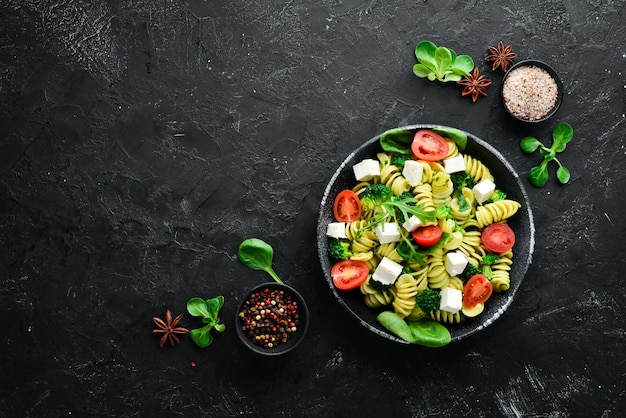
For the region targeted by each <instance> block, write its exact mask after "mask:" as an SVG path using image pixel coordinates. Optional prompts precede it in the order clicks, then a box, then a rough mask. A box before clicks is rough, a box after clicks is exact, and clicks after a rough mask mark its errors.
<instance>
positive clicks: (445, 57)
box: [413, 41, 474, 83]
mask: <svg viewBox="0 0 626 418" xmlns="http://www.w3.org/2000/svg"><path fill="white" fill-rule="evenodd" d="M415 57H416V58H417V61H418V63H417V64H415V65H414V66H413V74H415V75H416V76H417V77H420V78H427V79H428V80H430V81H435V80H438V81H441V82H444V83H447V82H457V81H459V80H460V79H461V78H462V76H467V75H469V74H470V71H472V69H474V61H473V60H472V58H471V57H470V56H468V55H458V56H457V54H456V52H455V51H454V50H452V49H450V48H446V47H444V46H439V47H438V46H436V45H435V44H434V43H432V42H431V41H422V42H420V43H418V44H417V45H416V47H415Z"/></svg>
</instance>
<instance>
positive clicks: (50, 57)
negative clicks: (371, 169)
mask: <svg viewBox="0 0 626 418" xmlns="http://www.w3.org/2000/svg"><path fill="white" fill-rule="evenodd" d="M625 23H626V19H625V18H624V1H623V0H614V1H603V0H602V1H573V2H566V1H556V0H554V1H553V0H550V1H537V0H530V1H528V0H525V1H518V0H515V1H509V2H506V4H497V3H496V2H491V1H445V0H443V1H406V0H397V1H393V0H392V1H377V0H367V1H356V0H343V1H342V0H331V1H327V0H321V1H318V2H306V1H302V0H292V1H275V0H267V1H263V2H250V1H241V0H234V1H214V0H207V1H202V0H194V1H189V2H184V1H182V0H159V1H154V0H109V1H102V2H101V1H89V0H75V1H55V0H51V1H36V0H5V1H3V2H2V6H0V70H1V71H0V95H1V96H0V97H1V98H2V100H1V101H0V228H1V229H0V231H1V233H0V244H1V248H2V250H1V251H0V269H1V270H0V272H1V286H0V306H1V309H0V321H1V322H0V323H2V332H1V333H0V360H1V361H0V376H1V382H2V391H1V393H2V395H0V415H2V416H11V417H12V416H69V415H71V416H179V415H183V416H238V415H257V416H281V415H308V416H319V415H330V416H353V415H354V414H356V413H359V414H361V415H364V416H382V415H385V416H387V415H389V414H395V415H397V416H415V417H427V416H472V417H474V416H536V417H548V416H550V417H555V416H604V417H613V416H615V417H617V416H621V415H623V413H624V412H625V411H626V399H625V398H626V393H625V391H626V388H625V383H624V381H625V373H626V364H625V362H626V360H625V357H624V354H623V352H624V348H625V345H626V344H625V340H626V330H625V323H624V319H623V315H624V313H625V308H624V299H625V296H626V292H625V290H624V289H625V286H624V272H623V271H624V269H623V267H624V251H625V250H626V245H625V244H624V241H623V235H624V221H623V216H624V210H623V199H624V194H625V193H626V163H625V162H624V155H625V153H626V149H625V144H624V126H625V116H624V113H625V112H626V109H625V106H624V98H625V91H626V90H625V88H626V77H625V76H624V73H623V72H624V71H625V70H624V68H625V67H626V65H625V64H626V47H625V46H624V39H625V38H626V29H625ZM424 39H429V40H432V41H433V42H435V43H436V44H438V45H444V46H447V47H450V48H452V49H454V50H455V51H457V53H459V54H468V55H470V56H472V57H473V58H474V61H475V63H476V64H477V66H478V67H479V69H480V71H481V72H483V73H484V74H485V75H486V76H487V77H488V78H490V79H491V80H492V81H493V84H492V85H491V86H490V87H489V88H488V92H489V95H488V96H487V97H481V98H480V99H479V100H478V101H477V102H476V103H472V102H471V100H470V99H469V98H468V97H461V94H460V92H461V88H460V86H457V85H449V84H447V85H444V84H442V83H436V82H428V81H427V80H424V79H419V78H417V77H415V76H414V75H413V74H412V66H413V64H414V63H415V62H416V61H415V56H414V48H415V45H416V44H417V43H418V42H419V41H421V40H424ZM499 40H503V41H504V43H505V44H506V45H508V44H512V45H513V49H514V51H515V52H517V54H518V60H519V59H523V58H532V59H539V60H543V61H546V62H548V63H549V64H551V65H552V66H553V67H554V69H555V70H556V71H557V72H558V73H559V74H560V76H561V78H562V81H563V84H564V87H565V97H564V102H563V105H562V106H561V108H560V109H559V111H558V113H557V114H556V116H554V117H553V118H552V119H550V120H549V121H547V122H543V123H541V124H536V125H527V124H521V123H518V122H515V121H513V120H512V119H511V117H510V116H508V115H507V114H506V113H505V111H504V109H503V108H502V105H501V103H500V101H499V97H498V90H499V87H500V85H501V80H502V73H500V72H492V71H491V68H490V66H489V65H488V63H486V62H485V61H484V57H485V55H486V50H487V47H488V46H490V45H496V44H497V42H498V41H499ZM558 121H565V122H568V123H570V124H571V125H572V126H573V128H574V139H573V140H572V142H571V143H570V144H569V145H568V147H567V149H566V150H565V151H564V152H563V153H562V154H560V155H559V159H560V160H561V162H562V163H563V164H564V165H566V166H567V167H568V168H569V169H570V170H571V172H572V178H571V181H570V183H569V184H567V185H565V186H563V185H560V184H558V182H557V181H556V179H555V176H554V170H555V167H556V166H555V165H552V166H551V178H550V181H549V182H548V184H547V185H546V186H545V187H544V188H541V189H537V188H534V187H533V186H531V185H529V184H528V183H527V182H526V185H527V188H528V193H529V196H530V199H531V205H532V210H533V212H534V215H535V224H536V227H537V240H536V247H535V255H534V259H533V264H532V266H531V268H530V270H529V271H528V274H527V275H526V278H525V279H524V282H523V284H522V287H521V289H520V291H519V292H518V293H517V296H516V299H515V301H514V302H513V304H512V305H511V306H510V308H509V309H508V310H507V311H506V312H505V314H504V315H503V316H502V317H501V318H500V319H498V320H497V321H496V322H495V323H494V324H493V325H491V326H489V327H488V328H487V329H485V330H484V331H483V332H481V333H480V334H477V335H475V336H473V337H470V338H468V339H465V340H462V341H460V342H458V343H454V344H452V345H450V346H447V347H444V348H441V349H436V350H434V349H426V348H422V347H419V346H402V345H399V344H396V343H393V342H390V341H388V340H385V339H383V338H381V337H379V336H377V335H373V334H371V333H369V332H368V331H367V330H366V329H365V328H363V327H361V326H360V325H359V323H358V322H357V321H355V320H354V319H353V318H352V317H350V316H349V315H348V314H347V313H346V312H345V311H344V310H343V308H341V306H340V305H339V304H338V303H337V301H336V300H335V299H334V297H333V295H332V293H331V291H330V289H329V288H328V286H327V284H326V282H325V280H324V277H323V275H322V272H321V267H320V263H319V260H318V257H317V250H316V235H315V230H316V221H317V216H318V212H319V204H320V200H321V197H322V193H323V190H324V187H325V186H326V183H327V182H328V180H329V179H330V177H331V175H332V173H333V172H334V171H335V169H336V168H337V167H338V165H339V164H340V162H341V161H343V159H344V158H345V157H346V156H347V155H348V154H349V153H350V152H351V151H352V150H354V149H355V148H357V147H358V146H359V145H361V144H362V143H363V142H365V141H367V140H368V139H369V138H371V137H373V136H375V135H377V134H379V133H381V132H382V131H384V130H386V129H389V128H392V127H396V126H404V125H411V124H417V123H437V124H442V125H448V126H454V127H458V128H461V129H464V130H466V131H468V132H471V133H473V134H475V135H477V136H478V137H480V138H482V139H484V140H485V141H487V142H489V143H490V144H492V145H493V146H495V147H496V148H497V149H498V150H500V152H501V153H502V154H503V155H504V156H505V157H506V158H507V159H508V160H509V161H510V163H511V164H512V165H513V167H515V168H516V170H518V172H519V173H520V175H521V176H525V175H526V173H527V172H528V170H529V169H530V168H531V167H532V166H533V165H535V164H537V163H538V162H539V160H538V158H539V157H538V155H536V154H535V155H526V154H523V153H522V152H521V151H520V149H519V145H518V144H519V140H520V139H521V138H522V137H524V136H526V135H532V136H536V137H537V138H539V139H541V140H542V141H544V142H547V143H549V142H550V135H551V131H552V129H553V127H554V125H555V124H556V123H557V122H558ZM252 236H255V237H259V238H263V239H265V240H266V241H268V242H269V243H270V244H271V245H272V246H273V247H274V250H275V258H274V260H275V269H276V271H277V272H278V274H279V275H280V276H281V277H282V278H283V279H284V280H285V282H287V283H289V284H291V285H293V286H294V287H296V288H297V289H298V290H300V291H301V293H302V294H303V295H304V297H305V298H306V300H307V302H308V304H309V308H310V312H311V324H310V328H309V332H308V334H307V337H306V339H305V341H304V343H303V345H302V346H300V347H298V349H297V350H296V351H293V352H292V353H289V354H287V355H285V356H282V357H277V358H265V357H260V356H258V355H256V354H254V353H252V352H250V351H249V350H248V349H247V348H246V347H244V346H243V345H242V344H241V343H240V342H239V341H238V339H237V335H236V332H235V329H234V326H235V322H234V313H235V309H236V306H237V303H238V301H240V300H241V298H242V297H243V294H244V293H245V289H247V288H250V287H253V286H254V285H256V284H258V283H260V282H262V281H266V280H268V279H269V277H268V276H266V275H265V274H264V273H262V272H257V271H251V270H248V269H246V268H245V267H243V266H242V265H241V264H240V263H239V262H238V260H237V257H236V250H237V247H238V245H239V243H240V242H241V241H243V240H244V239H246V238H249V237H252ZM218 294H221V295H223V296H224V297H225V300H226V302H225V305H224V307H223V309H222V319H223V322H224V323H225V324H226V327H227V330H226V332H225V333H224V334H221V335H218V336H216V338H215V341H214V342H213V344H212V345H211V346H210V347H208V348H206V349H199V348H197V347H196V346H195V345H194V344H193V342H192V341H191V340H190V339H189V338H188V337H184V338H183V340H182V341H181V343H180V344H179V345H177V346H175V347H170V346H166V347H163V348H159V346H158V338H157V337H155V336H154V335H153V334H152V329H153V323H152V317H153V316H160V317H163V316H164V314H165V310H166V309H171V310H172V312H173V313H174V314H179V313H183V312H185V304H186V301H187V300H188V299H189V298H191V297H194V296H200V297H204V298H209V297H212V296H216V295H218ZM183 323H184V324H185V325H186V326H188V327H192V328H193V327H195V326H196V324H197V322H196V319H195V318H191V317H190V316H189V315H186V316H185V319H184V321H183Z"/></svg>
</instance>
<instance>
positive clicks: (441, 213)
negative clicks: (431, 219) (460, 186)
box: [435, 205, 454, 219]
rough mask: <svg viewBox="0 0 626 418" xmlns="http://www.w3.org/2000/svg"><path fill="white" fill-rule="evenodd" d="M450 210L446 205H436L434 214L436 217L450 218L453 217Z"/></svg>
mask: <svg viewBox="0 0 626 418" xmlns="http://www.w3.org/2000/svg"><path fill="white" fill-rule="evenodd" d="M451 210H452V208H450V206H448V205H441V206H437V209H436V213H435V216H436V217H437V219H452V218H454V217H453V216H452V214H451V213H450V211H451Z"/></svg>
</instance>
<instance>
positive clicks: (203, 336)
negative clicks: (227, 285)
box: [187, 296, 226, 348]
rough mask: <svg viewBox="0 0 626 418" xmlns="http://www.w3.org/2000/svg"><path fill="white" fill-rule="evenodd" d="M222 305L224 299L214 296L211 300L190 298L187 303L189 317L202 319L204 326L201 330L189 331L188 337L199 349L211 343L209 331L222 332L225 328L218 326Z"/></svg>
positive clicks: (211, 337)
mask: <svg viewBox="0 0 626 418" xmlns="http://www.w3.org/2000/svg"><path fill="white" fill-rule="evenodd" d="M223 305H224V297H223V296H216V297H214V298H211V299H206V300H204V299H202V298H197V297H196V298H191V299H189V300H188V301H187V312H189V314H190V315H191V316H197V317H202V323H203V324H205V325H204V326H203V327H201V328H195V329H192V330H190V331H189V336H190V337H191V339H192V340H193V342H194V343H196V345H197V346H198V347H200V348H205V347H208V346H209V345H211V343H212V342H213V336H212V335H211V330H213V329H215V330H216V331H217V332H224V330H225V329H226V326H225V325H224V324H220V318H219V312H220V309H222V306H223Z"/></svg>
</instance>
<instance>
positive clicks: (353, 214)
mask: <svg viewBox="0 0 626 418" xmlns="http://www.w3.org/2000/svg"><path fill="white" fill-rule="evenodd" d="M333 212H334V215H335V219H336V220H337V221H338V222H351V221H356V220H357V219H359V218H360V217H361V200H360V199H359V196H357V195H356V193H354V192H353V191H352V190H343V191H341V192H339V194H338V195H337V197H336V198H335V202H334V204H333Z"/></svg>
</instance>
